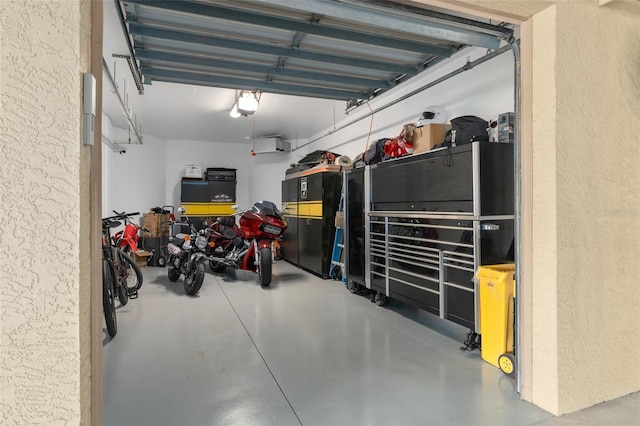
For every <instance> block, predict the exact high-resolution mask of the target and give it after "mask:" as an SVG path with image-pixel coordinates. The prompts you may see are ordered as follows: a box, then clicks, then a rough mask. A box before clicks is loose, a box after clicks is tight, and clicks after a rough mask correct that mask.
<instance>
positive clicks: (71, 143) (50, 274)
mask: <svg viewBox="0 0 640 426" xmlns="http://www.w3.org/2000/svg"><path fill="white" fill-rule="evenodd" d="M88 10H89V9H88V4H87V2H81V1H72V0H58V1H48V2H43V1H35V0H31V1H24V0H15V1H10V0H2V6H1V7H0V31H1V32H0V43H1V44H0V65H1V76H0V100H1V107H0V131H1V133H0V135H1V136H0V137H1V144H0V162H1V164H2V167H0V210H1V212H0V283H1V287H2V291H1V292H0V327H1V328H0V395H1V402H0V424H3V425H11V424H16V425H24V424H47V425H49V424H79V423H80V422H81V421H84V422H85V423H86V422H87V417H86V413H85V414H83V413H82V411H83V410H87V404H88V403H89V399H88V398H87V395H86V393H87V391H88V389H89V387H88V381H87V380H88V379H87V378H86V377H84V378H82V379H81V375H83V376H84V375H86V374H88V371H89V370H88V368H87V362H88V355H89V351H88V335H87V333H88V321H89V317H88V306H87V305H86V303H82V304H81V303H80V301H81V299H82V298H84V297H86V296H87V294H88V279H87V277H88V270H89V267H88V263H87V262H88V261H87V259H88V258H87V255H86V254H85V255H81V247H82V245H81V241H82V240H83V239H84V240H85V241H86V240H87V239H88V233H85V235H84V237H83V238H81V237H80V235H81V226H82V225H81V224H82V223H83V220H81V218H82V216H83V215H86V212H87V209H88V202H87V201H88V200H87V199H86V197H87V194H88V187H87V184H86V181H87V176H88V174H87V168H88V165H87V164H88V157H87V155H88V154H87V152H86V148H84V147H83V146H82V144H81V137H80V135H81V124H82V123H81V111H82V109H81V82H82V72H83V71H84V70H86V68H87V64H88V52H89V50H88V49H89V48H88V45H87V44H86V40H83V38H84V37H86V35H87V23H86V19H87V17H88ZM81 27H82V28H83V30H82V31H81V30H80V29H81ZM81 182H82V184H81ZM83 228H84V229H86V225H85V226H83ZM84 244H85V246H86V243H84Z"/></svg>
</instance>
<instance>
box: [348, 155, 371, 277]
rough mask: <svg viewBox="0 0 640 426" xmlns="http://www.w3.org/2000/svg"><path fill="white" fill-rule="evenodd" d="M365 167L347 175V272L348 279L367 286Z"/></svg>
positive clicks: (351, 171)
mask: <svg viewBox="0 0 640 426" xmlns="http://www.w3.org/2000/svg"><path fill="white" fill-rule="evenodd" d="M364 171H365V169H364V167H361V168H358V169H353V170H349V171H347V172H346V173H345V179H346V192H345V234H344V235H345V238H344V243H345V247H344V249H345V253H346V256H345V270H346V273H347V279H348V280H350V281H353V282H355V283H356V284H359V285H362V286H363V285H365V207H366V205H365V186H364Z"/></svg>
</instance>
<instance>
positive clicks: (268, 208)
mask: <svg viewBox="0 0 640 426" xmlns="http://www.w3.org/2000/svg"><path fill="white" fill-rule="evenodd" d="M251 210H253V211H254V212H256V213H258V214H261V215H265V216H275V217H277V218H280V217H281V214H280V210H278V207H276V205H275V204H274V203H272V202H271V201H258V202H257V203H255V204H254V205H253V206H252V207H251Z"/></svg>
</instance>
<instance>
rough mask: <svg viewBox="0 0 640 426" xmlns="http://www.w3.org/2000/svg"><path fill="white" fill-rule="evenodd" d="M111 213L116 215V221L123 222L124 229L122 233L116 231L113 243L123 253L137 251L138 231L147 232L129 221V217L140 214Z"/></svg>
mask: <svg viewBox="0 0 640 426" xmlns="http://www.w3.org/2000/svg"><path fill="white" fill-rule="evenodd" d="M113 212H114V213H115V214H116V216H117V218H118V219H121V220H122V221H123V222H124V229H123V230H122V231H118V232H117V233H116V234H115V235H114V236H113V241H114V243H115V244H116V245H117V246H118V247H120V248H121V249H122V250H123V251H124V252H125V253H131V252H135V251H137V250H138V241H140V230H142V231H143V232H149V231H148V230H146V229H145V228H142V227H140V226H138V225H137V224H135V223H133V222H132V221H131V216H137V215H139V214H140V213H139V212H135V213H125V212H122V213H118V212H117V211H115V210H114V211H113Z"/></svg>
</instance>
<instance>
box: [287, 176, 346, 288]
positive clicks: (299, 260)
mask: <svg viewBox="0 0 640 426" xmlns="http://www.w3.org/2000/svg"><path fill="white" fill-rule="evenodd" d="M282 188H283V204H288V208H289V209H291V210H293V209H294V208H295V211H296V213H295V215H290V216H287V219H288V221H291V222H297V235H295V233H294V232H292V233H291V234H289V229H287V231H286V232H285V234H284V259H285V260H287V261H288V262H290V263H293V264H295V265H297V266H300V267H301V268H303V269H305V270H307V271H309V272H312V273H314V274H316V275H318V276H320V277H322V278H328V277H329V270H330V267H331V254H332V251H333V240H334V238H335V215H336V212H337V210H338V204H339V202H340V192H341V190H342V173H341V172H332V171H319V172H316V173H313V172H310V173H308V174H305V175H304V176H295V177H290V178H288V179H286V180H284V181H283V183H282ZM296 196H297V203H296V202H295V201H293V200H294V199H295V198H296ZM293 203H295V207H294V206H293ZM283 208H284V206H283ZM294 227H295V225H294ZM296 248H297V250H296Z"/></svg>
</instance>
